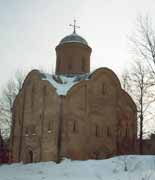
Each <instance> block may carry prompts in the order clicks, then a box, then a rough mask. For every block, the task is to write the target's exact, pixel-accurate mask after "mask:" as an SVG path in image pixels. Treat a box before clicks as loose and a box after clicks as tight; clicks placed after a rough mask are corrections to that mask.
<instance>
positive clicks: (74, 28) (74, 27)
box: [69, 19, 80, 33]
mask: <svg viewBox="0 0 155 180" xmlns="http://www.w3.org/2000/svg"><path fill="white" fill-rule="evenodd" d="M69 26H71V27H73V30H74V31H73V33H76V28H80V26H76V20H75V19H74V25H73V24H70V25H69Z"/></svg>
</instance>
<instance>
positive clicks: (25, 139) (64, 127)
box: [10, 25, 137, 163]
mask: <svg viewBox="0 0 155 180" xmlns="http://www.w3.org/2000/svg"><path fill="white" fill-rule="evenodd" d="M75 28H76V26H75V25H74V32H73V33H72V34H71V35H69V36H66V37H64V38H63V39H62V40H61V41H60V43H59V44H58V45H57V47H56V71H55V74H53V75H52V74H47V73H43V72H41V71H39V70H32V71H31V72H30V73H29V74H28V75H27V77H26V79H25V81H24V83H23V87H22V89H21V90H20V92H19V94H18V95H17V96H16V99H15V101H14V106H13V124H12V131H11V139H10V148H11V156H10V158H11V159H10V161H11V162H20V161H23V162H25V163H31V162H41V161H51V160H52V161H56V162H58V161H60V160H61V159H62V158H63V157H68V158H71V159H75V160H86V159H103V158H108V157H112V156H115V155H120V154H132V153H134V152H135V146H136V139H137V115H136V105H135V103H134V102H133V100H132V98H131V97H130V96H129V95H128V94H127V93H126V92H125V91H124V90H123V89H122V88H121V84H120V81H119V79H118V77H117V76H116V74H115V73H114V72H113V71H112V70H110V69H108V68H105V67H103V68H99V69H97V70H95V71H93V72H90V55H91V51H92V49H91V47H90V46H89V44H88V43H87V41H86V40H85V39H84V38H82V37H81V36H79V35H78V34H77V33H76V31H75Z"/></svg>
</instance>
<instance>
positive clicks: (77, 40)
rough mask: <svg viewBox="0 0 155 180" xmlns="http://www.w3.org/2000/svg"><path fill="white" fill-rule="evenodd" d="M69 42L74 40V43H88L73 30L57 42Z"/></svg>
mask: <svg viewBox="0 0 155 180" xmlns="http://www.w3.org/2000/svg"><path fill="white" fill-rule="evenodd" d="M71 42H75V43H81V44H84V45H88V43H87V41H86V40H85V39H84V38H83V37H81V36H79V35H78V34H77V33H76V32H73V33H72V34H70V35H68V36H66V37H64V38H63V39H62V40H61V41H60V43H59V44H65V43H71Z"/></svg>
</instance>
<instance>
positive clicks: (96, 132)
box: [95, 125, 99, 137]
mask: <svg viewBox="0 0 155 180" xmlns="http://www.w3.org/2000/svg"><path fill="white" fill-rule="evenodd" d="M95 136H96V137H98V136H99V127H98V125H95Z"/></svg>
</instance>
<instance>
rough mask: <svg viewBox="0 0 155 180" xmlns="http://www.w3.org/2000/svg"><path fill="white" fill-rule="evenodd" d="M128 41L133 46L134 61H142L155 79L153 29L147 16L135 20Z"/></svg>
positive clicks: (154, 37) (154, 40)
mask: <svg viewBox="0 0 155 180" xmlns="http://www.w3.org/2000/svg"><path fill="white" fill-rule="evenodd" d="M130 40H131V42H132V43H133V44H134V46H132V47H133V49H134V52H136V59H139V60H144V61H145V62H146V63H147V65H148V67H149V70H150V74H151V75H152V76H153V77H154V78H155V28H153V25H152V21H151V18H149V16H139V17H138V18H137V24H136V30H135V32H134V34H133V36H132V37H130Z"/></svg>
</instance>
